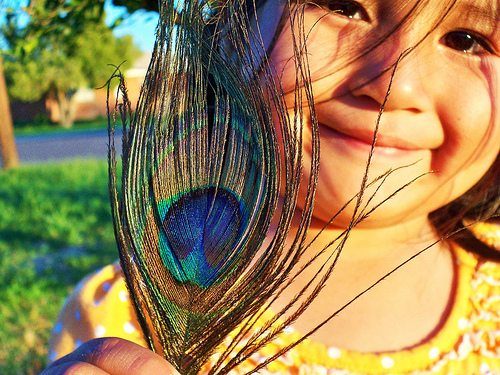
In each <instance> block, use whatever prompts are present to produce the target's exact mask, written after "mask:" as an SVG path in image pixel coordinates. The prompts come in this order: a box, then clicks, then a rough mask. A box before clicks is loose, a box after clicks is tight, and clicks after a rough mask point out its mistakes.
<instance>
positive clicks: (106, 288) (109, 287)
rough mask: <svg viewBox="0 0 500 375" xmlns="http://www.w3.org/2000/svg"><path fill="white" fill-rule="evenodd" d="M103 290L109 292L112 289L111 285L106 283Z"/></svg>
mask: <svg viewBox="0 0 500 375" xmlns="http://www.w3.org/2000/svg"><path fill="white" fill-rule="evenodd" d="M102 289H103V290H104V291H105V292H109V290H110V289H111V284H110V283H108V282H107V281H106V282H105V283H104V284H102Z"/></svg>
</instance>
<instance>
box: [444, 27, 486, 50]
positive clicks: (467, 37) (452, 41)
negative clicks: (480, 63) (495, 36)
mask: <svg viewBox="0 0 500 375" xmlns="http://www.w3.org/2000/svg"><path fill="white" fill-rule="evenodd" d="M443 43H444V44H445V45H446V46H447V47H449V48H452V49H454V50H456V51H461V52H464V53H470V54H475V55H479V54H482V53H492V52H493V48H491V46H490V45H489V43H488V42H487V41H486V40H485V38H484V37H482V36H480V35H477V34H476V33H474V32H472V31H467V30H455V31H451V32H449V33H447V34H446V35H445V36H444V37H443Z"/></svg>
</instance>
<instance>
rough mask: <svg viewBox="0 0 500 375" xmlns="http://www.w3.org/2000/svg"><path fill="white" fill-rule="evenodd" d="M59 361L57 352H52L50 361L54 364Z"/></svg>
mask: <svg viewBox="0 0 500 375" xmlns="http://www.w3.org/2000/svg"><path fill="white" fill-rule="evenodd" d="M56 359H57V352H56V351H55V350H52V351H51V352H50V354H49V361H50V362H54V361H55V360H56Z"/></svg>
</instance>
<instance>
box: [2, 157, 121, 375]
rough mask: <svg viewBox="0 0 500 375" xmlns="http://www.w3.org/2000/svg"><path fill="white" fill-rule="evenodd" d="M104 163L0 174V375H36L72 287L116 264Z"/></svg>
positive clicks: (75, 163)
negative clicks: (89, 275) (85, 277)
mask: <svg viewBox="0 0 500 375" xmlns="http://www.w3.org/2000/svg"><path fill="white" fill-rule="evenodd" d="M107 183H108V182H107V163H106V161H105V160H81V161H71V162H65V163H60V164H49V165H35V166H23V167H20V168H18V169H17V170H12V171H0V301H1V302H0V327H1V328H0V374H1V375H14V374H15V375H20V374H21V375H22V374H29V375H31V374H38V373H39V372H40V371H41V370H42V369H43V368H44V367H45V365H46V357H47V342H48V338H49V334H50V330H51V328H52V325H53V323H54V322H55V319H56V316H57V313H58V311H59V309H60V308H61V305H62V303H63V301H64V299H65V297H66V296H67V295H68V294H69V293H70V292H71V291H72V288H73V286H74V285H75V284H76V283H77V282H78V281H79V280H80V279H81V278H83V277H84V276H85V275H86V274H88V273H90V272H92V271H94V270H96V269H97V268H100V267H102V266H104V265H106V264H109V263H111V262H113V261H114V260H115V259H116V258H117V257H118V255H117V250H116V244H115V240H114V234H113V228H112V223H111V214H110V205H109V196H108V190H107Z"/></svg>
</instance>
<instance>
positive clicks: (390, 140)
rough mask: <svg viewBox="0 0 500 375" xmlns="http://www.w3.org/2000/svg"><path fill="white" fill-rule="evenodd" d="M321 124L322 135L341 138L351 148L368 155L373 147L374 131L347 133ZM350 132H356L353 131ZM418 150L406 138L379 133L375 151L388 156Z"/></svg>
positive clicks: (401, 154)
mask: <svg viewBox="0 0 500 375" xmlns="http://www.w3.org/2000/svg"><path fill="white" fill-rule="evenodd" d="M319 126H320V132H322V135H324V136H326V137H331V138H334V139H337V140H340V141H342V143H344V144H346V145H348V147H349V148H354V149H359V150H361V151H363V152H366V154H367V155H368V152H370V150H371V148H372V144H373V135H374V134H373V132H367V131H359V132H356V134H346V133H343V132H340V131H338V130H336V129H333V128H331V127H329V126H327V125H324V124H321V123H320V124H319ZM350 133H354V132H353V131H351V132H350ZM418 150H420V149H419V148H418V147H416V146H415V145H412V144H411V143H410V142H408V141H406V140H402V139H398V138H395V137H388V136H383V135H380V134H378V135H377V140H376V142H375V148H374V153H375V154H382V155H386V156H403V155H407V154H409V153H412V152H413V151H418Z"/></svg>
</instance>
